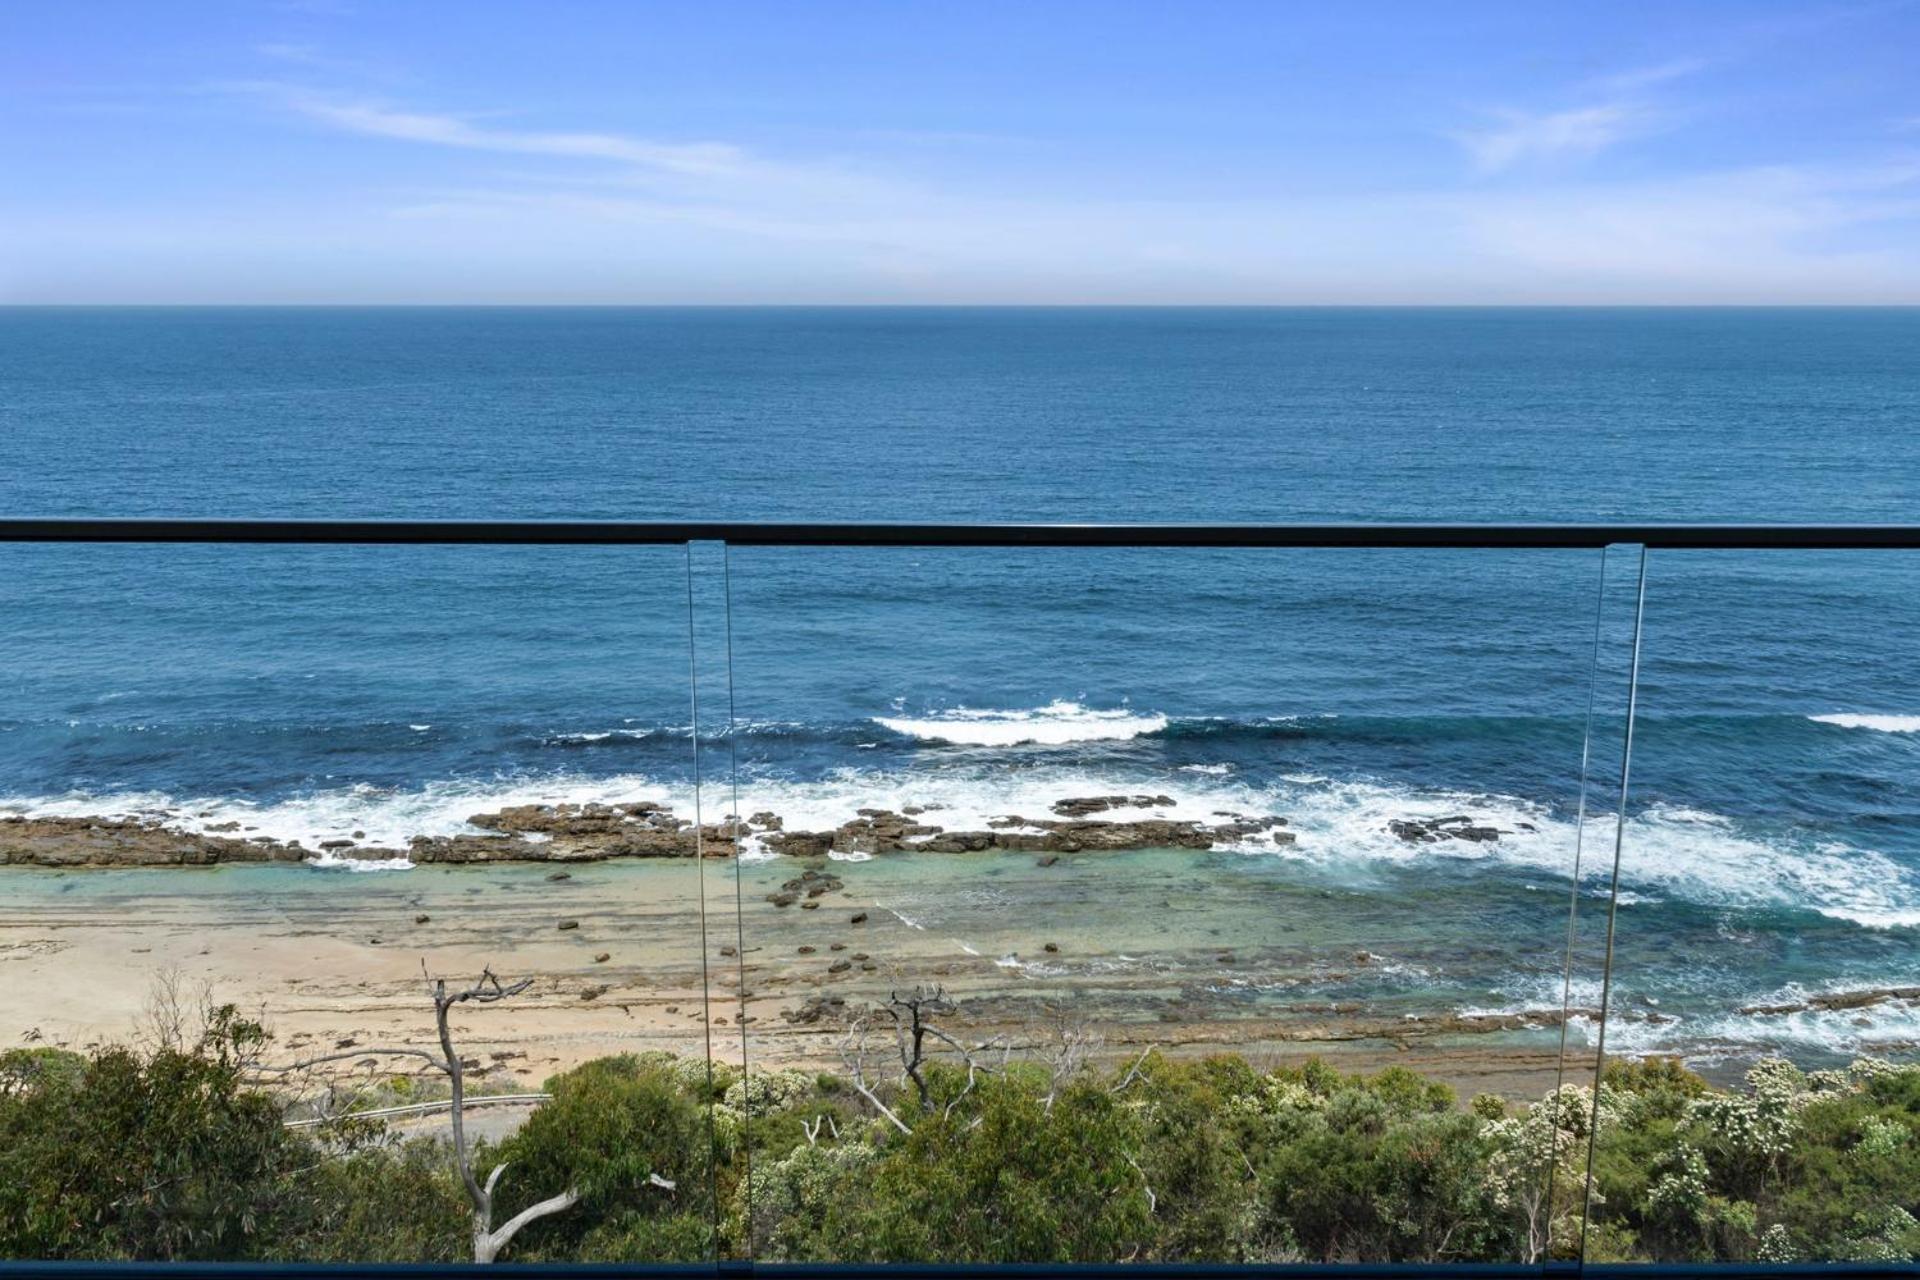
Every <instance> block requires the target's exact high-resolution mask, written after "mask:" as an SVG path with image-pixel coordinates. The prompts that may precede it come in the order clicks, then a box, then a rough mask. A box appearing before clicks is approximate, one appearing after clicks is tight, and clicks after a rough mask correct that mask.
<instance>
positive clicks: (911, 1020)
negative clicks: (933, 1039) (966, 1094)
mask: <svg viewBox="0 0 1920 1280" xmlns="http://www.w3.org/2000/svg"><path fill="white" fill-rule="evenodd" d="M882 1008H883V1009H884V1010H885V1011H886V1014H887V1016H888V1017H890V1018H892V1019H893V1035H894V1040H895V1042H896V1043H898V1045H899V1047H900V1062H901V1065H902V1068H903V1069H904V1070H905V1072H906V1077H907V1079H909V1080H911V1081H913V1088H914V1091H915V1093H917V1094H918V1095H919V1098H920V1110H922V1111H931V1110H932V1109H933V1099H932V1098H931V1097H930V1096H929V1095H928V1093H927V1077H926V1075H925V1074H924V1069H925V1067H926V1062H927V1036H928V1035H939V1033H937V1032H935V1031H934V1028H933V1023H932V1019H934V1018H938V1017H947V1016H949V1015H951V1014H955V1013H958V1012H959V1011H960V1006H958V1005H956V1004H955V1003H954V1002H953V1001H951V1000H949V999H947V992H946V989H945V988H944V987H935V988H934V989H933V990H932V991H928V990H927V989H926V988H925V987H915V988H914V989H913V990H912V991H909V992H908V993H907V994H906V995H904V996H903V995H901V994H900V993H899V992H898V991H894V992H889V993H888V995H887V1003H886V1004H885V1005H883V1006H882ZM939 1038H940V1039H942V1040H946V1041H947V1042H948V1043H949V1044H951V1043H952V1038H951V1037H949V1036H946V1035H939Z"/></svg>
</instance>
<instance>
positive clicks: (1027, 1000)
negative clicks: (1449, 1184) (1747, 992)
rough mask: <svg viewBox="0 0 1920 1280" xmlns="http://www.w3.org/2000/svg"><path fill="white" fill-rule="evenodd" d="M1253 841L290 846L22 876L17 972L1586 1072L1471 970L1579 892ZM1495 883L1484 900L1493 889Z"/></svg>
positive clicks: (102, 1038) (306, 1016) (1371, 1064)
mask: <svg viewBox="0 0 1920 1280" xmlns="http://www.w3.org/2000/svg"><path fill="white" fill-rule="evenodd" d="M1048 857H1052V858H1053V861H1052V862H1051V863H1047V858H1048ZM1195 858H1201V859H1206V860H1207V865H1206V866H1205V867H1196V865H1195V863H1194V861H1193V859H1195ZM1245 862H1246V860H1244V859H1239V860H1236V859H1235V858H1234V856H1233V855H1219V854H1208V853H1206V852H1201V851H1194V850H1184V849H1174V850H1160V851H1144V852H1143V851H1132V852H1122V851H1107V852H1085V853H1080V854H1069V855H1060V856H1054V855H1040V856H1036V855H1033V854H1031V853H1025V852H1019V853H1016V852H1011V851H1005V850H993V851H985V852H979V853H975V854H972V855H969V856H966V857H956V858H894V857H874V858H871V859H869V860H867V861H860V862H836V861H829V860H827V859H824V858H812V859H801V858H779V859H775V860H769V861H763V862H758V863H753V862H747V863H741V864H737V865H736V866H735V867H725V866H722V865H720V864H718V863H716V862H715V861H713V860H710V859H703V860H696V859H692V858H684V859H671V858H651V859H647V858H637V859H615V860H610V861H587V862H581V863H577V864H573V865H569V866H564V867H562V866H556V865H554V864H552V863H539V862H534V863H519V862H499V863H480V864H442V865H433V864H426V865H421V866H418V867H416V868H414V869H413V870H412V871H409V872H408V873H407V874H405V875H356V876H353V891H352V892H345V893H343V892H339V888H340V884H341V882H340V881H338V880H336V879H335V878H334V877H333V876H330V875H326V874H316V873H314V871H313V869H311V868H306V867H300V866H299V865H298V864H291V863H285V862H281V863H270V864H228V865H218V866H212V867H206V868H201V869H199V871H198V872H197V873H196V874H195V875H192V876H179V875H167V874H164V871H165V870H166V868H152V867H148V868H104V867H85V868H80V869H58V868H45V867H13V868H9V869H7V870H6V872H5V873H4V874H5V875H6V877H7V878H9V879H10V880H12V881H13V883H14V885H15V886H17V888H18V890H19V891H17V892H13V893H9V894H8V895H6V897H5V904H6V905H5V906H4V907H0V978H4V979H6V980H7V982H8V989H9V990H11V991H13V992H14V993H15V995H14V997H12V998H10V999H9V1000H7V1001H6V1002H4V1004H3V1005H0V1046H4V1047H7V1048H13V1047H24V1046H27V1045H32V1044H40V1045H50V1046H63V1047H69V1048H87V1047H90V1046H94V1045H98V1044H104V1043H107V1042H112V1041H124V1040H126V1039H128V1038H130V1037H131V1036H133V1035H134V1034H135V1033H136V1031H137V1029H138V1026H139V1024H140V1021H141V1017H142V1013H143V1008H144V1005H145V1003H146V1001H147V999H148V996H149V992H150V989H151V987H152V984H153V982H154V980H155V978H156V977H157V976H158V975H160V974H163V973H177V974H178V975H179V979H180V981H181V982H182V983H183V985H184V986H186V987H187V988H189V989H193V990H199V989H200V988H201V987H202V986H207V987H210V989H211V992H212V996H213V998H214V999H216V1000H218V1001H222V1002H227V1001H230V1002H233V1003H235V1004H237V1005H238V1006H239V1007H240V1008H241V1009H242V1010H243V1011H245V1012H247V1013H248V1014H249V1015H254V1014H258V1015H260V1016H262V1018H263V1020H264V1021H265V1022H267V1023H268V1025H269V1026H270V1027H271V1028H272V1029H273V1030H274V1032H275V1034H276V1040H275V1042H274V1044H275V1052H276V1053H278V1054H283V1055H285V1056H286V1057H288V1058H292V1057H297V1056H300V1055H301V1053H302V1052H303V1051H306V1052H311V1051H313V1050H315V1049H324V1050H327V1051H333V1050H336V1049H350V1048H354V1047H360V1046H369V1047H372V1046H403V1045H408V1044H418V1043H420V1042H421V1041H422V1039H423V1038H424V1037H425V1036H426V1035H427V1034H428V1033H429V1030H430V1026H431V1018H430V1008H429V1006H428V1005H427V1003H426V1000H425V996H424V985H425V984H424V983H423V981H422V969H423V966H425V967H426V968H427V969H429V970H430V971H431V972H433V973H434V974H435V975H437V976H438V975H443V976H447V977H449V978H452V979H462V978H469V977H471V976H473V975H476V974H478V973H479V972H480V970H481V969H482V968H483V967H489V966H490V967H491V968H492V969H493V970H494V971H495V972H496V973H498V974H500V975H501V976H502V977H503V978H506V979H508V980H514V979H518V978H521V977H532V978H534V979H535V981H534V986H533V988H532V989H531V990H530V991H529V992H528V993H527V995H526V996H525V997H523V998H521V999H518V1000H515V1001H513V1002H511V1003H509V1004H507V1005H503V1006H500V1007H498V1008H494V1009H490V1010H486V1011H484V1012H479V1011H476V1012H474V1013H471V1014H462V1015H461V1016H459V1017H457V1019H456V1030H457V1032H458V1034H459V1036H460V1044H461V1048H462V1052H463V1053H467V1054H471V1055H473V1056H476V1057H479V1058H480V1059H481V1062H482V1068H481V1071H482V1074H483V1075H486V1076H488V1077H489V1078H491V1079H493V1080H495V1082H496V1083H498V1084H499V1085H500V1086H501V1087H508V1086H515V1087H525V1086H528V1085H534V1084H538V1083H539V1082H540V1081H542V1080H544V1079H545V1078H546V1077H547V1076H549V1075H551V1074H553V1073H554V1072H556V1071H559V1070H564V1069H566V1068H568V1067H571V1066H575V1065H578V1064H579V1063H580V1062H583V1061H585V1060H587V1059H590V1058H593V1057H599V1056H604V1055H607V1054H614V1053H621V1052H630V1051H643V1050H649V1049H665V1050H670V1051H673V1052H676V1053H681V1054H683V1055H684V1054H691V1055H694V1056H699V1055H700V1054H702V1053H704V1052H705V1046H706V1044H707V1043H708V1039H709V1036H711V1038H712V1043H713V1045H714V1050H713V1051H714V1053H715V1055H716V1057H725V1058H728V1059H729V1060H732V1061H736V1062H737V1061H739V1060H740V1053H741V1031H742V1022H741V1014H742V1007H741V999H742V997H741V992H742V989H743V984H744V991H745V1007H744V1012H745V1017H746V1021H745V1030H746V1045H745V1051H746V1057H747V1060H748V1061H750V1062H752V1063H754V1064H756V1065H763V1066H802V1067H814V1068H822V1067H834V1066H836V1065H837V1064H838V1063H839V1052H838V1046H839V1044H840V1042H841V1040H842V1039H843V1038H844V1036H845V1035H846V1027H847V1025H848V1023H849V1021H850V1020H851V1019H852V1018H853V1017H855V1016H857V1013H858V1011H859V1010H861V1009H862V1008H864V1007H866V1006H868V1005H871V1004H873V1003H877V1002H878V1001H881V1000H884V999H885V998H886V996H887V995H888V993H889V991H891V990H895V989H906V988H911V987H913V986H917V985H925V986H929V987H931V986H935V985H938V986H942V987H944V988H945V989H946V990H947V992H948V994H949V995H950V996H951V997H952V998H953V999H954V1000H955V1001H956V1003H957V1004H958V1005H959V1013H958V1014H957V1015H956V1016H955V1018H954V1019H953V1022H952V1026H953V1027H954V1029H955V1031H956V1033H961V1034H964V1035H966V1036H969V1037H973V1038H977V1039H987V1038H989V1037H992V1036H996V1035H1004V1036H1006V1037H1008V1039H1009V1040H1013V1041H1016V1042H1022V1043H1029V1044H1031V1043H1039V1042H1043V1041H1045V1039H1046V1038H1047V1037H1048V1036H1052V1035H1056V1034H1057V1030H1058V1027H1059V1025H1060V1024H1061V1022H1062V1021H1072V1022H1073V1023H1075V1024H1076V1025H1078V1026H1080V1027H1083V1028H1084V1029H1086V1030H1087V1031H1089V1032H1091V1033H1093V1034H1095V1035H1096V1036H1098V1037H1099V1038H1100V1039H1101V1041H1102V1043H1103V1048H1102V1050H1101V1053H1102V1055H1104V1056H1106V1057H1111V1058H1114V1059H1119V1058H1123V1057H1127V1056H1131V1055H1133V1054H1137V1053H1138V1052H1139V1051H1140V1050H1141V1049H1142V1048H1145V1047H1147V1046H1149V1045H1158V1046H1161V1047H1163V1048H1164V1049H1166V1050H1167V1051H1168V1052H1171V1053H1175V1054H1179V1055H1183V1056H1199V1055H1203V1054H1206V1053H1209V1052H1236V1053H1240V1054H1243V1055H1245V1056H1247V1057H1249V1058H1251V1059H1253V1060H1255V1061H1260V1062H1270V1063H1274V1064H1278V1063H1283V1062H1298V1061H1300V1060H1303V1059H1305V1058H1307V1057H1310V1056H1321V1057H1325V1058H1328V1059H1329V1060H1330V1061H1333V1062H1336V1063H1338V1064H1339V1065H1341V1066H1342V1067H1343V1069H1347V1070H1358V1069H1363V1068H1364V1069H1369V1070H1371V1069H1376V1068H1378V1067H1384V1066H1387V1065H1394V1064H1398V1065H1403V1066H1407V1067H1410V1068H1414V1069H1416V1070H1419V1071H1422V1072H1423V1073H1426V1074H1429V1075H1432V1076H1434V1077H1435V1078H1438V1079H1441V1080H1445V1081H1447V1082H1448V1083H1451V1084H1453V1085H1455V1087H1456V1088H1457V1089H1459V1090H1460V1091H1461V1093H1462V1096H1463V1097H1464V1096H1467V1095H1470V1094H1472V1093H1474V1092H1480V1091H1491V1092H1497V1093H1502V1094H1504V1095H1506V1096H1509V1097H1513V1098H1525V1097H1538V1096H1539V1095H1540V1094H1541V1093H1543V1092H1544V1091H1545V1090H1546V1089H1548V1088H1551V1087H1552V1086H1553V1084H1554V1083H1555V1082H1556V1079H1558V1078H1559V1077H1560V1076H1561V1074H1562V1068H1561V1063H1560V1060H1559V1049H1558V1043H1559V1039H1560V1034H1559V1021H1560V1010H1559V1009H1558V1008H1557V1007H1555V1006H1554V1005H1552V1004H1548V1003H1546V1002H1544V1001H1541V1002H1536V1003H1535V1004H1533V1005H1525V1004H1524V1003H1523V1004H1522V1005H1519V1006H1515V1007H1508V1008H1501V1009H1486V1008H1477V1007H1476V1006H1483V1005H1485V1004H1486V1000H1485V998H1484V993H1481V994H1480V995H1478V996H1476V994H1475V992H1474V991H1472V990H1469V989H1467V988H1466V987H1463V986H1461V985H1460V984H1461V982H1463V981H1467V979H1460V978H1456V977H1454V973H1455V971H1456V970H1473V969H1474V966H1476V965H1478V966H1481V967H1484V965H1485V964H1486V963H1488V962H1489V961H1498V962H1500V963H1502V964H1513V963H1524V964H1527V965H1531V966H1532V970H1531V971H1534V972H1536V974H1537V976H1538V977H1539V978H1540V979H1541V982H1540V984H1539V985H1540V986H1541V988H1542V989H1545V988H1546V987H1548V986H1551V987H1552V989H1553V990H1554V991H1555V994H1556V995H1557V975H1558V963H1559V960H1558V957H1557V956H1554V955H1553V954H1552V953H1551V948H1548V947H1546V946H1545V943H1546V942H1547V941H1548V940H1549V939H1550V935H1551V929H1552V926H1553V917H1554V915H1555V914H1556V912H1555V911H1554V910H1549V909H1547V908H1551V906H1552V904H1551V903H1550V902H1547V903H1539V904H1538V905H1539V907H1540V908H1541V909H1540V910H1538V911H1537V912H1536V913H1535V914H1534V915H1530V916H1529V917H1528V918H1529V919H1530V920H1533V921H1534V923H1535V926H1536V927H1537V929H1538V933H1537V934H1531V935H1529V936H1527V937H1522V938H1514V939H1512V940H1511V941H1509V942H1508V943H1506V944H1504V945H1503V944H1501V943H1500V942H1498V941H1497V940H1494V939H1489V940H1483V941H1482V942H1480V943H1477V944H1474V946H1473V947H1472V948H1471V949H1463V945H1464V944H1460V943H1456V942H1449V941H1442V940H1439V939H1436V938H1435V937H1433V936H1431V934H1430V932H1424V931H1423V929H1422V927H1421V926H1422V924H1423V921H1421V920H1420V919H1419V918H1418V915H1419V913H1418V912H1414V913H1409V912H1407V911H1405V910H1396V909H1395V904H1392V903H1386V904H1380V903H1373V902H1370V901H1369V900H1368V899H1366V898H1365V897H1363V896H1359V895H1355V896H1352V897H1349V898H1346V899H1339V898H1336V897H1333V896H1331V891H1329V890H1326V889H1317V888H1312V887H1310V886H1300V885H1293V884H1276V883H1270V882H1268V881H1262V880H1258V879H1256V878H1254V877H1252V876H1251V875H1250V874H1248V873H1247V872H1246V868H1245V866H1244V864H1245ZM1043 864H1045V865H1043ZM736 870H737V871H738V872H739V874H740V877H741V879H740V883H739V888H740V894H739V897H738V899H737V900H736V898H735V880H734V875H735V872H736ZM338 874H349V873H346V872H340V873H338ZM1236 876H1237V877H1238V878H1236ZM1471 888H1472V887H1471V886H1464V887H1463V888H1462V890H1461V892H1460V895H1459V897H1460V900H1461V901H1462V902H1466V903H1469V904H1471V903H1477V902H1478V900H1479V899H1480V898H1484V897H1485V896H1486V895H1484V894H1476V893H1474V892H1472V891H1471ZM1255 890H1258V893H1257V894H1256V893H1255V892H1254V891H1255ZM703 908H704V911H705V915H706V921H705V926H706V947H705V950H704V951H703V949H702V938H701V930H702V911H703ZM1432 909H1434V910H1445V909H1451V908H1450V907H1449V904H1447V903H1438V904H1436V905H1434V906H1433V908H1432ZM1564 910H1565V908H1564V905H1562V906H1560V907H1558V908H1557V913H1558V914H1559V918H1560V927H1561V928H1562V929H1564ZM930 921H931V923H929V922H930ZM1451 932H1453V933H1462V932H1465V930H1462V929H1454V930H1452V931H1451ZM1361 940H1364V942H1363V941H1361ZM742 941H744V943H745V947H744V951H743V950H742V948H741V946H740V943H741V942H742ZM1536 942H1538V943H1540V944H1541V946H1539V947H1538V948H1535V947H1534V946H1533V945H1532V944H1534V943H1536ZM1535 950H1538V951H1540V953H1541V954H1540V955H1534V954H1533V952H1534V951H1535ZM1474 971H1477V970H1474ZM1449 984H1452V985H1449ZM1887 1001H1896V1002H1899V1004H1900V1005H1901V1006H1902V1007H1906V1006H1913V1007H1920V990H1915V991H1907V990H1905V989H1900V990H1897V991H1890V992H1888V993H1885V994H1883V995H1878V996H1876V997H1875V998H1874V999H1872V1000H1863V1001H1861V1002H1860V1003H1859V1004H1857V1005H1847V1006H1845V1007H1846V1008H1847V1009H1848V1010H1849V1011H1851V1012H1858V1011H1859V1010H1860V1009H1861V1008H1864V1007H1865V1006H1866V1005H1868V1004H1874V1005H1877V1004H1880V1003H1883V1002H1887ZM1579 1003H1580V1001H1579V999H1578V996H1576V1005H1578V1004H1579ZM1866 1012H1869V1013H1871V1012H1874V1010H1873V1009H1871V1008H1867V1009H1866ZM1574 1014H1575V1016H1576V1017H1577V1018H1578V1017H1590V1014H1591V1011H1587V1010H1582V1009H1579V1008H1576V1009H1575V1011H1574ZM1792 1015H1793V1011H1792V1010H1774V1009H1764V1010H1759V1011H1758V1016H1763V1017H1764V1016H1792ZM1614 1016H1615V1019H1616V1021H1619V1022H1623V1023H1627V1024H1629V1025H1636V1026H1645V1025H1648V1024H1650V1023H1651V1022H1653V1021H1654V1020H1655V1019H1658V1018H1660V1017H1663V1016H1664V1015H1661V1014H1658V1013H1656V1012H1655V1011H1652V1010H1649V1009H1644V1008H1637V1007H1629V1006H1627V1005H1624V1004H1622V1005H1619V1006H1616V1009H1615V1014H1614ZM709 1019H711V1021H709ZM1586 1030H1587V1028H1586V1027H1585V1025H1584V1024H1582V1026H1581V1030H1580V1031H1578V1032H1576V1033H1573V1034H1570V1035H1569V1036H1568V1063H1567V1065H1566V1068H1565V1074H1566V1076H1567V1078H1574V1077H1576V1076H1578V1075H1579V1074H1580V1072H1582V1071H1585V1072H1587V1073H1589V1074H1590V1073H1591V1070H1592V1050H1591V1047H1590V1045H1589V1043H1588V1036H1587V1034H1586ZM1739 1069H1740V1066H1739V1065H1738V1063H1736V1062H1730V1063H1729V1064H1727V1065H1726V1068H1725V1072H1724V1074H1726V1075H1727V1076H1728V1077H1729V1078H1731V1077H1732V1076H1735V1075H1737V1074H1738V1071H1739ZM1707 1074H1709V1075H1710V1076H1713V1075H1716V1074H1721V1072H1720V1070H1719V1069H1718V1068H1717V1067H1715V1066H1714V1065H1712V1064H1708V1066H1707Z"/></svg>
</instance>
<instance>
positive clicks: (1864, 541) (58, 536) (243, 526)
mask: <svg viewBox="0 0 1920 1280" xmlns="http://www.w3.org/2000/svg"><path fill="white" fill-rule="evenodd" d="M0 542H146V543H308V544H325V543H332V544H344V545H356V544H358V545H378V544H388V545H393V544H402V545H404V544H413V545H483V546H644V545H660V544H678V543H686V542H727V543H731V544H733V545H736V546H758V547H1217V548H1257V547H1326V548H1334V547H1383V548H1395V547H1399V548H1414V547H1455V548H1462V549H1471V548H1480V549H1487V548H1498V547H1507V548H1540V549H1547V548H1560V549H1567V548H1581V547H1586V548H1597V547H1607V546H1615V545H1621V544H1629V545H1638V546H1644V547H1648V548H1658V549H1661V550H1698V551H1758V550H1773V551H1872V550H1920V524H1414V523H1387V524H968V523H953V524H944V523H943V524H894V523H820V522H782V521H725V520H720V521H698V520H665V521H660V520H174V519H147V518H136V519H124V518H101V517H90V516H63V517H48V518H40V519H32V518H25V519H0Z"/></svg>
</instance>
